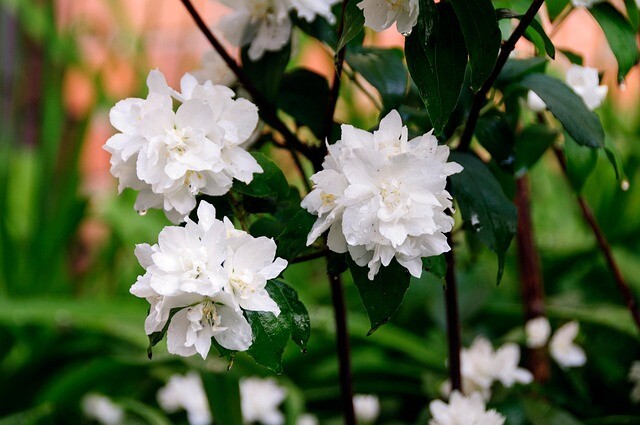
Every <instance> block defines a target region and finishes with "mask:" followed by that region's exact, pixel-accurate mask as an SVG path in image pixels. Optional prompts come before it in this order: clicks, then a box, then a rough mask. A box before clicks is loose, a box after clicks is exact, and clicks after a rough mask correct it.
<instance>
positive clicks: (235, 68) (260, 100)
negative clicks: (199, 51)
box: [180, 0, 324, 164]
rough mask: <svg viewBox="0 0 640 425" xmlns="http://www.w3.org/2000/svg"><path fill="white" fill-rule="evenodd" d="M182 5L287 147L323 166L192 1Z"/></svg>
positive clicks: (320, 158)
mask: <svg viewBox="0 0 640 425" xmlns="http://www.w3.org/2000/svg"><path fill="white" fill-rule="evenodd" d="M180 1H182V4H184V6H185V8H186V9H187V11H188V12H189V14H190V15H191V17H192V18H193V20H194V21H195V23H196V25H197V26H198V28H199V29H200V31H201V32H202V34H203V35H204V36H205V37H206V38H207V40H209V43H211V46H212V47H213V48H214V49H215V51H216V52H218V54H219V55H220V57H221V58H222V59H223V60H224V62H225V63H226V64H227V66H228V67H229V69H231V71H232V72H233V73H234V75H235V76H236V78H237V79H238V81H240V83H241V84H242V85H243V86H244V88H245V89H246V90H247V92H249V94H250V95H251V98H252V100H253V102H254V103H255V104H256V105H257V106H258V110H259V112H260V114H261V115H262V117H263V118H264V120H265V121H266V122H267V123H269V125H271V126H272V127H273V128H274V129H275V130H277V131H278V132H279V133H280V134H282V136H283V137H284V139H285V142H286V143H287V145H289V146H291V147H292V148H293V149H296V150H297V151H299V152H300V153H302V154H303V155H304V156H306V157H307V158H309V160H310V161H311V162H313V163H314V164H315V163H318V164H321V163H322V158H323V157H324V155H320V154H318V153H317V152H316V151H317V150H318V149H315V150H314V149H312V148H310V147H309V146H307V145H305V144H303V143H302V142H301V141H300V140H299V139H298V138H297V137H296V135H295V134H293V133H292V132H291V130H289V128H288V127H287V125H286V124H285V123H284V122H283V121H282V120H281V119H280V118H279V117H278V114H277V112H276V109H275V108H273V105H271V103H270V102H269V101H268V100H267V98H265V97H264V95H263V94H262V92H260V90H258V89H257V88H256V86H255V85H254V84H253V82H252V81H251V79H250V78H249V77H248V76H247V75H246V74H245V73H244V71H243V70H242V68H241V67H240V66H239V65H238V64H237V63H236V61H235V60H234V59H233V58H232V57H231V56H230V55H229V53H227V51H226V50H225V49H224V47H223V46H222V44H220V42H219V41H218V39H217V38H216V36H215V35H213V33H212V32H211V30H210V29H209V27H208V26H207V24H206V23H205V22H204V20H203V19H202V17H201V16H200V14H199V13H198V11H197V10H196V9H195V7H194V6H193V4H192V3H191V1H190V0H180Z"/></svg>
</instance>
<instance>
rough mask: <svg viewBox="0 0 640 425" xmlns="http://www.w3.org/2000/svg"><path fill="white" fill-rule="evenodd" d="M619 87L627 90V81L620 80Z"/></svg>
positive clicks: (621, 89)
mask: <svg viewBox="0 0 640 425" xmlns="http://www.w3.org/2000/svg"><path fill="white" fill-rule="evenodd" d="M618 88H619V89H620V91H626V90H627V82H626V81H624V80H622V81H620V84H618Z"/></svg>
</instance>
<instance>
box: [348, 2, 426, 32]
mask: <svg viewBox="0 0 640 425" xmlns="http://www.w3.org/2000/svg"><path fill="white" fill-rule="evenodd" d="M357 6H358V8H360V10H362V11H363V13H364V24H365V26H367V27H369V28H372V29H373V30H374V31H378V32H380V31H384V30H386V29H387V28H389V27H391V25H393V23H394V22H395V23H396V28H397V29H398V32H399V33H401V34H403V35H408V34H409V33H411V30H412V29H413V27H414V26H415V25H416V23H417V22H418V14H419V12H420V11H419V6H418V0H362V1H361V2H360V3H358V5H357Z"/></svg>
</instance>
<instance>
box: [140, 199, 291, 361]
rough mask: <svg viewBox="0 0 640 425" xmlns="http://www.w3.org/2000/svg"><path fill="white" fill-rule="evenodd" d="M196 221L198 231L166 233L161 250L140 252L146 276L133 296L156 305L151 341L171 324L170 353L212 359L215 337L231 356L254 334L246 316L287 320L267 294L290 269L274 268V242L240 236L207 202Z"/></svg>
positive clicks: (281, 264) (149, 326)
mask: <svg viewBox="0 0 640 425" xmlns="http://www.w3.org/2000/svg"><path fill="white" fill-rule="evenodd" d="M197 214H198V223H197V224H196V223H195V222H193V221H191V220H190V219H187V223H186V226H184V227H178V226H168V227H165V228H164V229H163V230H162V231H161V232H160V235H159V236H158V244H156V245H153V246H150V245H149V244H141V245H138V246H136V252H135V253H136V256H137V257H138V261H139V262H140V264H141V265H142V267H144V268H145V270H146V273H145V274H144V275H143V276H140V277H138V280H137V282H136V283H135V284H134V285H133V286H132V287H131V293H132V294H133V295H135V296H137V297H141V298H146V299H147V301H149V304H151V307H150V311H149V316H148V317H147V319H146V321H145V331H146V333H147V335H151V334H153V333H154V332H160V331H161V330H162V329H163V328H164V327H165V325H166V324H167V322H168V321H169V320H170V324H169V327H168V331H167V347H168V350H169V352H170V353H174V354H178V355H181V356H191V355H194V354H195V353H198V354H200V355H201V356H202V358H206V357H207V354H208V353H209V349H210V348H211V338H212V337H213V338H215V340H216V341H217V342H218V344H220V345H221V346H222V347H224V348H227V349H229V350H237V351H244V350H247V349H248V348H249V346H250V345H251V343H252V331H251V326H250V325H249V323H248V322H247V319H245V317H244V316H243V314H242V311H243V310H254V311H267V312H271V313H273V314H274V315H276V316H277V315H279V314H280V308H279V307H278V305H277V304H276V303H275V301H273V300H272V299H271V298H270V296H269V294H268V293H267V291H266V290H265V286H266V283H267V280H268V279H272V278H275V277H277V276H278V275H279V274H280V272H282V271H283V270H284V269H285V267H286V266H287V262H286V261H285V260H283V259H281V258H277V259H275V261H274V257H275V252H276V244H275V242H274V241H273V240H272V239H268V238H265V237H259V238H254V237H253V236H251V235H249V234H248V233H246V232H244V231H241V230H236V229H235V228H234V227H233V224H232V223H231V222H230V221H229V220H228V219H226V218H225V220H224V222H223V221H220V220H218V219H216V217H215V209H214V207H213V206H212V205H210V204H208V203H207V202H204V201H202V202H201V203H200V206H199V207H198V212H197ZM171 316H172V317H171Z"/></svg>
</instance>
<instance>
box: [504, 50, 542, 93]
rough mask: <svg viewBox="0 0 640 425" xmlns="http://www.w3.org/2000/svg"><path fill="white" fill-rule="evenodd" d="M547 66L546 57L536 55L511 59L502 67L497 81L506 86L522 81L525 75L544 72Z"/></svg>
mask: <svg viewBox="0 0 640 425" xmlns="http://www.w3.org/2000/svg"><path fill="white" fill-rule="evenodd" d="M546 66H547V60H546V59H545V58H540V57H535V58H531V59H509V60H507V63H506V64H505V65H504V68H502V71H501V72H500V75H498V79H497V81H496V85H498V86H504V85H505V84H510V83H513V82H516V81H520V80H521V79H523V78H524V77H526V76H527V75H529V74H533V73H544V70H545V68H546Z"/></svg>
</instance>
